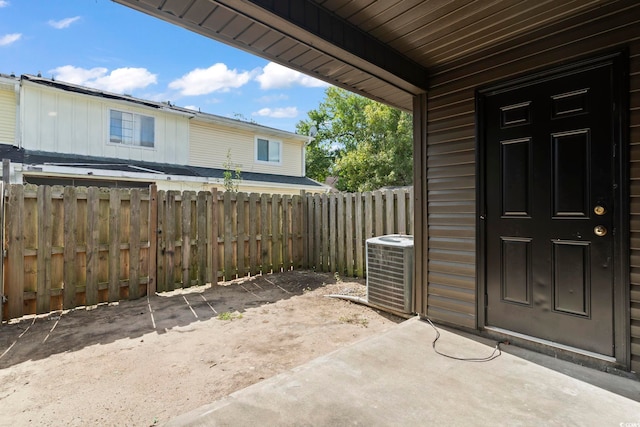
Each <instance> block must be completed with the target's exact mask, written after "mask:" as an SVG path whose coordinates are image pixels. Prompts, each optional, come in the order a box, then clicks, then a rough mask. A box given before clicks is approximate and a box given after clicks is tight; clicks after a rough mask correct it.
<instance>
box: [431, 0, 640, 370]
mask: <svg viewBox="0 0 640 427" xmlns="http://www.w3.org/2000/svg"><path fill="white" fill-rule="evenodd" d="M621 5H622V6H620V5H618V4H616V5H611V6H608V7H604V8H602V10H598V11H596V12H593V13H590V14H588V15H582V16H579V17H574V18H570V19H569V20H567V21H566V22H563V23H558V24H554V25H552V26H549V27H546V28H543V29H540V30H537V31H536V32H534V33H532V34H530V35H528V36H527V37H518V38H514V39H512V40H509V41H508V42H506V43H504V44H502V45H500V46H495V47H493V48H490V49H487V50H485V51H483V52H481V53H478V54H475V55H474V56H471V57H468V58H466V59H465V60H461V61H459V62H458V63H452V64H449V66H447V67H442V68H440V69H437V70H435V71H434V74H433V75H432V76H431V90H430V91H429V99H428V103H427V108H428V114H427V117H428V122H427V132H428V139H427V140H428V149H427V153H428V159H427V171H426V177H427V186H428V187H427V189H428V208H429V211H428V212H429V213H428V218H429V227H428V235H429V252H428V263H429V277H428V289H427V300H426V304H425V305H424V306H423V307H422V312H423V313H426V314H427V315H428V316H430V317H431V318H433V319H436V320H441V321H445V322H449V323H453V324H456V325H460V326H464V327H469V328H476V327H477V325H478V319H477V313H476V311H477V310H476V301H477V299H478V296H477V295H476V292H477V291H476V287H477V285H476V279H475V268H476V261H477V260H476V231H475V224H476V219H475V215H476V205H475V191H476V163H475V149H476V144H477V142H476V132H477V130H476V124H475V121H476V119H475V114H476V111H475V90H476V89H477V88H478V87H481V86H486V85H488V84H491V83H495V82H499V81H503V80H505V79H509V78H513V77H516V76H522V75H526V74H529V73H531V72H533V71H537V70H541V69H545V68H549V67H553V66H558V65H561V64H566V63H569V62H571V61H574V60H577V59H579V58H584V57H585V56H590V55H591V56H595V55H597V54H600V53H603V52H607V51H612V50H619V49H620V48H627V49H628V51H629V53H630V82H629V84H630V94H629V105H630V110H629V121H630V129H629V136H630V138H629V140H630V147H629V158H630V176H631V183H630V192H631V194H630V196H631V200H630V206H631V207H630V209H631V226H630V231H631V242H630V245H631V271H630V272H629V274H630V276H629V277H630V281H631V285H630V295H629V300H630V307H629V311H630V313H631V324H630V331H631V342H630V348H631V369H633V370H635V371H640V33H639V32H638V30H637V29H638V28H640V4H638V3H634V2H621ZM616 8H618V9H623V10H618V11H616V10H615V9H616Z"/></svg>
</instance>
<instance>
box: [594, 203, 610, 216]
mask: <svg viewBox="0 0 640 427" xmlns="http://www.w3.org/2000/svg"><path fill="white" fill-rule="evenodd" d="M593 212H594V213H595V214H596V215H604V214H605V213H607V209H606V208H605V207H604V206H601V205H596V207H595V208H593Z"/></svg>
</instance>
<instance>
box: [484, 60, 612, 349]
mask: <svg viewBox="0 0 640 427" xmlns="http://www.w3.org/2000/svg"><path fill="white" fill-rule="evenodd" d="M612 75H613V73H612V67H611V65H610V64H600V65H592V66H590V67H589V68H587V69H581V70H576V71H572V72H566V73H564V74H560V75H556V76H551V77H549V76H547V77H545V78H544V79H541V80H538V81H533V82H530V83H527V84H520V85H519V86H517V87H513V88H508V89H504V90H500V91H499V92H494V93H489V94H487V95H485V96H484V129H485V135H484V141H485V144H486V145H485V156H486V157H485V159H484V161H485V171H486V174H485V181H484V182H485V189H484V192H485V195H486V196H485V200H486V220H485V221H486V222H485V224H486V239H485V244H486V252H485V253H486V292H487V306H486V310H485V312H486V324H487V325H488V326H496V327H500V328H504V329H507V330H511V331H514V332H519V333H523V334H526V335H530V336H534V337H538V338H542V339H545V340H550V341H554V342H557V343H560V344H565V345H569V346H573V347H577V348H581V349H585V350H589V351H593V352H597V353H600V354H604V355H613V354H614V348H613V342H614V334H613V277H614V276H613V263H612V259H613V245H614V239H613V235H614V233H613V230H614V225H615V223H614V218H615V213H616V212H615V208H616V207H615V206H614V200H615V198H614V196H615V193H614V170H615V169H614V160H615V159H614V155H613V153H614V144H613V118H614V117H613V113H612V105H613V96H612V81H611V79H612ZM596 206H602V207H603V208H604V212H603V210H602V209H601V210H597V211H598V213H596V211H595V210H594V209H595V208H596ZM598 227H600V228H598ZM596 231H598V233H596Z"/></svg>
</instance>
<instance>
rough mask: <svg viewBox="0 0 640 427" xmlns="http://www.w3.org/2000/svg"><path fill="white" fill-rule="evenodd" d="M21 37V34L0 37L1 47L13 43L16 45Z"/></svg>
mask: <svg viewBox="0 0 640 427" xmlns="http://www.w3.org/2000/svg"><path fill="white" fill-rule="evenodd" d="M21 37H22V34H20V33H13V34H5V35H4V36H2V37H0V46H8V45H10V44H11V43H15V42H17V41H18V40H20V38H21Z"/></svg>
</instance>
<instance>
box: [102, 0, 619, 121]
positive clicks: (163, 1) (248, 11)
mask: <svg viewBox="0 0 640 427" xmlns="http://www.w3.org/2000/svg"><path fill="white" fill-rule="evenodd" d="M113 1H115V2H117V3H121V4H123V5H126V6H129V7H131V8H133V9H137V10H139V11H142V12H145V13H147V14H149V15H152V16H155V17H157V18H160V19H163V20H165V21H168V22H171V23H174V24H176V25H180V26H182V27H184V28H187V29H189V30H192V31H195V32H196V33H199V34H202V35H204V36H206V37H209V38H212V39H214V40H218V41H222V42H224V43H227V44H229V45H231V46H234V47H237V48H239V49H243V50H245V51H248V52H251V53H253V54H256V55H258V56H261V57H264V58H266V59H268V60H270V61H273V62H276V63H279V64H282V65H284V66H287V67H289V68H293V69H295V70H298V71H300V72H303V73H305V74H308V75H311V76H314V77H316V78H318V79H321V80H324V81H326V82H329V83H331V84H333V85H336V86H340V87H344V88H346V89H349V90H352V91H354V92H357V93H360V94H362V95H365V96H368V97H370V98H373V99H376V100H378V101H381V102H385V103H387V104H390V105H393V106H396V107H399V108H402V109H404V110H408V111H410V110H411V109H412V99H413V95H417V94H420V93H424V92H425V91H426V90H428V88H429V75H430V74H431V73H433V72H434V71H437V70H439V69H443V68H446V67H449V66H453V65H455V64H464V61H465V58H467V57H471V56H475V57H477V56H478V55H481V54H482V53H483V52H485V51H489V50H490V49H492V48H493V49H495V47H496V46H499V45H500V44H506V43H509V42H510V41H511V40H513V39H515V38H520V37H523V36H525V35H526V34H528V33H531V32H533V31H536V30H540V29H542V28H544V27H546V26H549V25H551V24H556V23H557V22H559V21H563V20H568V19H570V18H574V17H576V16H577V15H580V14H583V13H590V12H593V11H594V10H596V9H598V8H600V7H604V6H607V5H610V4H612V3H616V2H617V0H563V1H557V0H428V1H426V0H190V1H184V0H113Z"/></svg>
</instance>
